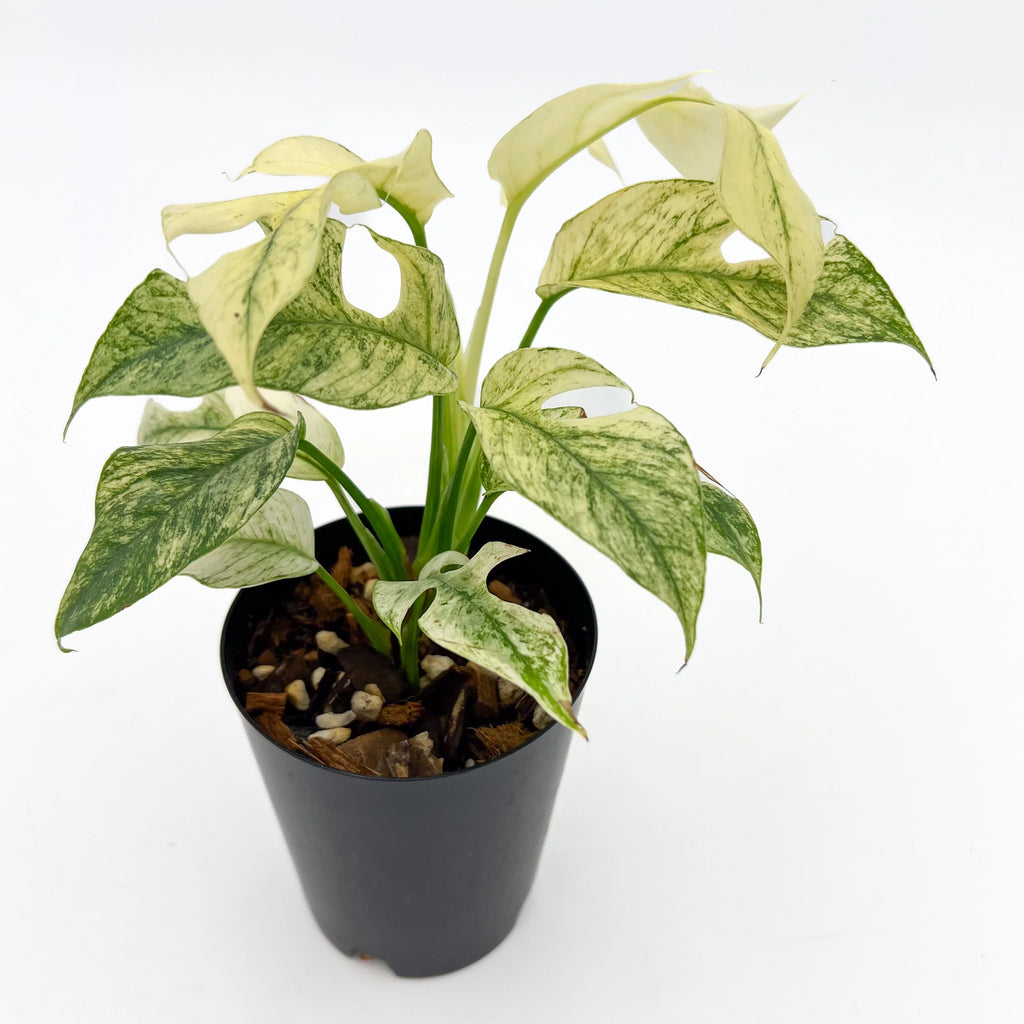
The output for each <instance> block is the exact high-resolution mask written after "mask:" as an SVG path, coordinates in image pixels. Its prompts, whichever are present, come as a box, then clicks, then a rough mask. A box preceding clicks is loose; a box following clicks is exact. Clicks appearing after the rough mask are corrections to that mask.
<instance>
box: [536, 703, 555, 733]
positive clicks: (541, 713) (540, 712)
mask: <svg viewBox="0 0 1024 1024" xmlns="http://www.w3.org/2000/svg"><path fill="white" fill-rule="evenodd" d="M550 721H551V716H550V715H549V714H548V713H547V712H546V711H545V710H544V709H543V708H542V707H541V706H540V705H539V704H538V705H537V707H536V708H534V711H533V727H534V729H543V728H544V726H545V725H547V724H548V722H550Z"/></svg>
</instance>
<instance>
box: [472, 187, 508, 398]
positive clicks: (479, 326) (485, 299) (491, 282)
mask: <svg viewBox="0 0 1024 1024" xmlns="http://www.w3.org/2000/svg"><path fill="white" fill-rule="evenodd" d="M520 208H521V203H517V204H516V205H513V206H509V207H508V208H507V209H506V210H505V218H504V220H502V222H501V229H500V230H499V231H498V240H497V241H496V242H495V243H494V254H493V255H492V256H491V265H490V267H489V269H488V271H487V280H486V282H485V283H484V293H483V295H482V296H481V297H480V306H479V308H478V309H477V311H476V317H475V319H474V320H473V330H472V332H471V333H470V335H469V342H468V344H467V346H466V356H465V360H464V363H463V367H462V373H461V374H460V376H461V378H462V384H461V387H460V392H461V394H462V397H463V399H465V401H467V402H472V401H473V399H474V398H475V396H476V384H477V377H478V375H479V373H480V360H481V358H482V356H483V350H484V338H485V337H486V336H487V325H488V323H489V322H490V319H491V309H492V308H493V306H494V294H495V292H496V291H497V290H498V278H499V276H500V275H501V265H502V263H503V262H504V261H505V253H506V252H507V251H508V243H509V239H511V237H512V228H513V227H515V223H516V217H518V216H519V210H520Z"/></svg>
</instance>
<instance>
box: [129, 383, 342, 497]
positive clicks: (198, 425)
mask: <svg viewBox="0 0 1024 1024" xmlns="http://www.w3.org/2000/svg"><path fill="white" fill-rule="evenodd" d="M260 395H261V397H262V398H263V399H264V401H266V402H267V403H269V404H270V405H271V406H273V408H274V410H275V411H276V412H278V413H280V414H281V415H282V416H285V417H287V419H289V420H290V421H291V422H292V423H298V421H299V416H301V417H302V420H303V424H304V426H305V438H306V440H307V441H309V442H310V443H311V444H314V445H316V447H317V448H319V449H320V451H322V452H324V453H325V454H326V455H327V456H328V457H329V458H330V459H331V461H332V462H334V463H335V464H336V465H338V466H343V465H344V464H345V450H344V448H342V445H341V438H339V437H338V432H337V431H336V430H335V429H334V426H333V425H332V424H331V422H330V420H328V419H327V417H326V416H324V415H323V413H321V412H320V411H319V410H318V409H317V408H315V407H314V406H312V405H310V404H309V402H307V401H306V400H305V399H304V398H300V397H299V396H298V395H293V394H291V392H288V391H271V390H269V389H267V390H263V391H261V392H260ZM263 408H265V406H263V405H259V406H257V405H256V404H255V403H254V402H253V401H252V400H251V399H249V397H248V396H247V395H246V394H245V392H244V391H242V389H241V388H237V387H236V388H227V389H226V390H224V391H220V392H216V393H215V394H212V395H207V396H206V397H205V398H204V399H203V401H202V402H201V403H200V405H199V406H198V407H197V408H195V409H188V410H186V411H184V412H178V411H176V410H171V409H166V408H164V406H162V405H160V403H159V402H154V401H153V400H152V399H150V401H148V402H147V403H146V408H145V410H144V411H143V413H142V422H141V423H140V424H139V433H138V437H137V441H138V443H139V444H173V443H175V442H179V441H201V440H203V439H204V438H207V437H212V436H213V435H214V434H216V433H217V432H218V431H220V430H223V429H224V428H225V427H226V426H227V425H228V424H229V423H231V422H232V421H234V420H236V419H238V418H239V417H240V416H245V415H247V414H248V413H250V412H259V411H260V410H261V409H263ZM288 475H289V476H290V477H294V478H295V479H297V480H323V479H324V474H323V473H322V472H321V471H320V470H319V469H317V468H316V467H315V466H313V465H311V464H310V463H309V462H308V461H306V460H305V459H303V458H301V457H298V456H297V457H296V459H295V461H294V462H293V463H292V466H291V468H290V469H289V470H288Z"/></svg>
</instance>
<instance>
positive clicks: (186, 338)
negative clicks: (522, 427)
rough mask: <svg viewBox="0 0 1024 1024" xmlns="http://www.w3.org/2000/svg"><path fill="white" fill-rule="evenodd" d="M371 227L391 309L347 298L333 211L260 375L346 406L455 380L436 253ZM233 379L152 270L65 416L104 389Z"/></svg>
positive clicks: (168, 282) (266, 347) (177, 286)
mask: <svg viewBox="0 0 1024 1024" xmlns="http://www.w3.org/2000/svg"><path fill="white" fill-rule="evenodd" d="M371 235H372V236H373V238H374V241H375V242H376V243H377V245H379V246H380V247H381V248H382V249H384V251H385V252H388V253H390V254H391V255H392V256H394V258H395V259H396V260H397V261H398V265H399V270H400V272H401V275H402V287H401V293H400V297H399V301H398V305H397V306H396V307H395V309H394V310H393V311H392V312H391V313H389V314H388V315H387V316H386V317H384V318H382V319H380V318H377V317H375V316H372V315H371V314H370V313H367V312H365V311H364V310H361V309H358V308H356V307H355V306H353V305H351V304H350V303H349V302H348V301H347V300H346V298H345V295H344V292H343V291H342V286H341V253H342V247H343V245H344V240H345V226H344V225H343V224H341V223H339V222H338V221H334V220H329V221H328V222H327V224H326V225H325V228H324V234H323V239H322V242H321V247H320V258H319V261H318V263H317V268H316V271H315V272H314V274H313V276H312V278H311V279H310V281H309V282H308V283H307V285H306V287H305V288H304V289H303V291H302V293H301V294H300V295H299V296H298V297H297V298H296V299H295V300H294V301H293V302H291V303H289V305H288V306H286V307H285V308H284V309H283V310H282V311H281V312H280V313H279V314H278V315H277V316H276V317H275V318H274V319H273V320H272V321H271V323H270V326H269V327H268V328H267V330H266V332H265V333H264V335H263V339H262V340H261V342H260V345H259V348H258V349H257V353H256V365H255V370H254V377H255V380H256V384H257V386H260V387H270V388H276V389H279V390H283V391H291V392H294V393H297V394H306V395H309V396H310V397H312V398H318V399H321V400H322V401H325V402H329V403H330V404H332V405H340V406H344V407H346V408H351V409H379V408H382V407H384V406H390V405H397V404H398V403H400V402H407V401H411V400H413V399H415V398H421V397H423V396H424V395H431V394H447V393H449V392H451V391H454V390H455V389H456V388H457V387H458V378H457V377H456V376H455V373H454V372H453V371H452V370H451V369H449V367H448V365H447V364H449V363H451V362H452V361H453V360H454V359H455V356H456V355H457V353H458V351H459V331H458V323H457V321H456V318H455V310H454V307H453V305H452V300H451V295H450V294H449V292H448V288H447V286H446V284H445V278H444V267H443V266H442V264H441V261H440V260H439V259H438V258H437V257H436V256H435V255H434V254H433V253H432V252H430V251H428V250H426V249H421V248H417V247H416V246H412V245H405V244H404V243H402V242H396V241H393V240H392V239H389V238H384V237H383V236H380V235H374V234H373V233H372V232H371ZM231 383H232V376H231V371H230V370H229V369H228V366H227V364H226V363H225V362H224V359H223V357H222V356H221V355H220V353H219V352H218V351H217V349H216V347H215V345H214V344H213V340H212V338H211V337H210V335H209V334H208V333H207V331H206V330H205V328H204V327H203V326H202V324H201V323H200V322H199V317H198V314H197V313H196V310H195V307H194V306H193V304H192V301H191V300H190V299H189V297H188V293H187V291H186V288H185V284H184V283H183V282H182V281H179V280H178V279H177V278H175V277H172V276H171V275H170V274H166V273H165V272H164V271H162V270H154V271H153V272H152V273H151V274H150V275H149V277H147V278H146V280H145V281H143V282H142V284H141V285H139V287H138V288H136V289H135V291H133V292H132V294H131V295H130V296H129V297H128V299H127V301H126V302H125V304H124V305H123V306H122V307H121V309H119V310H118V312H117V313H116V314H115V316H114V319H113V320H112V321H111V323H110V326H109V327H108V328H107V330H106V331H105V332H104V333H103V336H102V337H101V338H100V340H99V341H98V342H97V343H96V348H95V350H94V351H93V354H92V358H91V359H90V361H89V365H88V367H86V370H85V373H84V374H83V375H82V380H81V383H80V384H79V385H78V391H77V393H76V395H75V401H74V407H73V408H72V411H71V417H69V419H68V423H69V424H70V422H71V419H72V418H73V417H74V416H75V414H76V413H77V412H78V410H79V409H80V408H81V407H82V406H83V405H84V404H85V403H86V402H87V401H88V400H89V399H91V398H97V397H100V396H102V395H151V394H163V395H180V396H182V397H186V398H194V397H197V396H199V395H205V394H209V393H210V392H213V391H218V390H220V389H221V388H224V387H226V386H227V385H229V384H231Z"/></svg>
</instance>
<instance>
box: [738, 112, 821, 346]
mask: <svg viewBox="0 0 1024 1024" xmlns="http://www.w3.org/2000/svg"><path fill="white" fill-rule="evenodd" d="M721 110H722V113H723V117H724V126H725V144H724V147H723V149H722V166H721V170H720V171H719V175H718V193H719V197H720V199H721V201H722V206H723V207H724V208H725V211H726V213H727V214H728V216H729V218H730V219H731V220H732V222H733V223H734V224H735V225H736V226H737V227H738V228H739V230H740V231H742V232H743V234H745V235H746V236H747V237H748V238H749V239H751V241H754V242H756V243H757V244H758V245H759V246H761V248H763V249H764V250H765V251H766V252H767V253H768V254H769V255H770V256H771V257H772V258H773V259H774V260H775V262H776V263H778V265H779V267H780V269H781V270H782V275H783V277H784V279H785V281H786V298H787V305H786V330H787V331H788V329H789V328H791V327H792V326H793V325H794V324H795V323H796V322H797V321H798V320H799V319H800V316H801V314H802V313H803V311H804V308H805V307H806V306H807V303H808V302H809V301H810V298H811V296H812V295H813V294H814V286H815V282H816V281H817V279H818V275H819V274H820V273H821V268H822V264H823V263H824V259H825V245H824V242H823V241H822V237H821V221H820V219H819V217H818V214H817V213H816V212H815V210H814V206H813V205H812V203H811V201H810V199H808V197H807V195H806V193H805V192H804V191H803V190H802V189H801V188H800V186H799V185H798V184H797V183H796V181H795V180H794V178H793V175H792V172H791V171H790V169H789V166H788V164H787V163H786V158H785V157H784V156H783V155H782V150H781V149H780V148H779V144H778V142H776V141H775V136H774V135H772V133H771V132H770V131H769V130H768V129H767V128H765V127H764V126H763V125H760V124H758V122H757V121H755V120H754V119H753V118H752V117H751V116H750V115H749V114H745V113H743V112H742V111H740V110H737V109H736V108H735V107H729V106H724V105H723V106H722V107H721ZM784 333H785V332H784ZM783 343H784V337H783V339H782V340H780V341H779V342H778V343H777V345H776V349H777V348H778V345H779V344H783ZM769 358H770V357H769Z"/></svg>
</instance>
